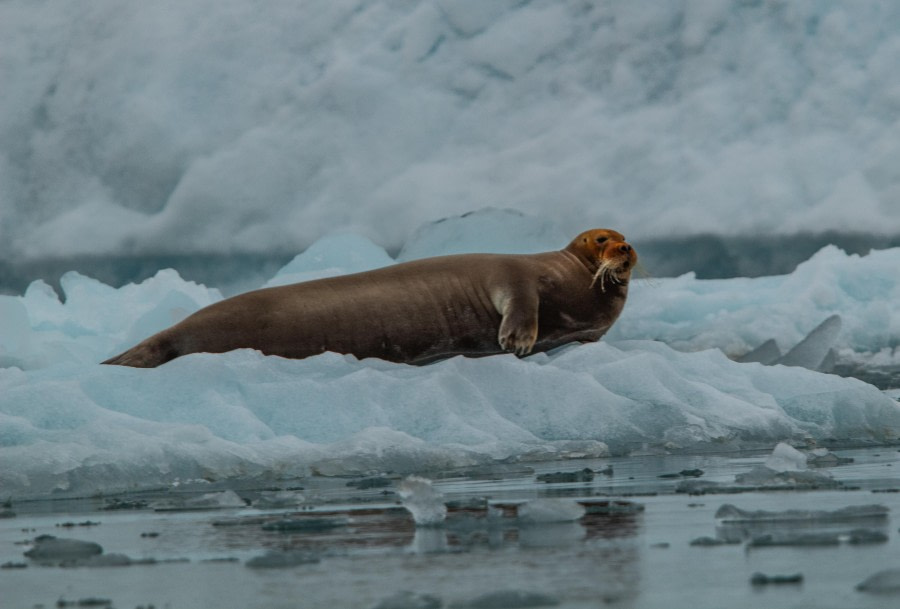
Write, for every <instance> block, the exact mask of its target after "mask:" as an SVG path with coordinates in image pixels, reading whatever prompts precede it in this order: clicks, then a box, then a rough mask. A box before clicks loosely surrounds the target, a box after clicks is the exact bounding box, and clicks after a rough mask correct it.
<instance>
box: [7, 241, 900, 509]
mask: <svg viewBox="0 0 900 609" xmlns="http://www.w3.org/2000/svg"><path fill="white" fill-rule="evenodd" d="M448 226H450V225H448ZM451 229H452V230H453V231H456V230H458V229H457V228H456V227H452V226H451ZM465 234H466V233H462V234H461V236H458V237H457V238H456V242H455V243H456V244H457V245H459V246H460V247H462V246H464V245H469V246H470V247H473V248H474V247H475V246H474V245H472V243H467V242H466V240H467V237H466V236H465ZM472 239H473V241H475V240H478V239H480V237H479V235H478V234H474V235H473V236H472ZM898 260H900V250H888V251H884V252H873V253H872V254H870V255H869V256H866V257H857V256H847V255H845V254H843V253H841V252H839V251H838V250H836V249H826V250H823V252H820V253H819V254H818V255H817V256H814V257H813V259H812V260H810V261H809V262H808V263H806V264H804V265H802V266H801V268H798V269H797V271H795V273H793V274H791V275H789V276H783V277H774V278H763V279H758V280H705V281H702V280H696V279H691V278H689V277H681V278H676V279H671V280H656V281H658V284H657V285H656V286H650V285H644V286H635V287H636V288H637V289H635V291H634V293H633V294H632V295H631V297H630V301H629V303H628V305H627V306H626V309H625V315H624V316H623V317H626V316H627V319H625V320H623V322H621V323H620V325H617V326H614V328H613V332H612V333H616V334H617V336H615V337H614V338H613V339H612V340H609V341H601V342H598V343H590V344H584V345H570V346H567V347H563V348H560V349H558V350H556V351H554V352H551V353H543V354H537V355H533V356H531V357H527V358H524V359H520V358H517V357H515V356H513V355H500V356H495V357H488V358H479V359H466V358H462V357H456V358H451V359H448V360H445V361H441V362H437V363H434V364H432V365H429V366H423V367H414V366H408V365H402V364H393V363H389V362H385V361H381V360H375V359H368V360H362V361H360V360H358V359H356V358H355V357H352V356H345V355H338V354H334V353H325V354H322V355H321V356H317V357H312V358H308V359H305V360H285V359H281V358H277V357H266V356H263V355H261V354H260V353H258V352H255V351H251V350H241V351H234V352H231V353H227V354H221V355H212V354H202V353H200V354H194V355H191V356H187V357H184V358H180V359H179V360H177V361H175V362H172V363H170V364H167V365H165V366H162V367H160V368H157V369H153V370H137V369H130V368H122V367H112V366H99V365H97V363H96V362H98V361H101V360H102V359H104V358H105V357H107V356H108V355H109V354H111V353H112V352H114V351H116V350H118V349H120V348H121V347H122V346H123V345H124V344H127V343H130V342H132V341H133V340H135V339H138V338H141V337H143V336H146V335H149V334H151V333H153V332H156V331H157V330H159V329H161V328H162V327H165V326H167V325H168V324H170V323H172V322H173V321H174V320H177V319H179V318H180V317H182V316H184V315H185V314H188V313H190V312H192V311H194V310H196V309H198V308H200V307H202V306H205V305H206V304H209V303H210V302H214V301H216V300H218V299H220V298H221V294H220V293H219V291H218V290H216V289H211V288H208V287H206V286H202V285H199V284H196V283H193V282H189V281H184V280H183V279H181V277H180V276H179V275H178V274H177V273H175V272H174V271H171V270H165V271H160V272H159V273H157V275H156V276H154V277H153V278H151V279H148V280H146V281H144V282H142V283H140V284H129V285H126V286H123V287H121V288H113V287H110V286H107V285H104V284H102V283H101V282H99V281H97V280H94V279H91V278H89V277H85V276H82V275H78V274H74V273H70V274H67V275H66V276H65V277H64V278H63V281H62V290H63V296H64V297H63V298H60V297H58V296H57V295H56V293H55V292H54V291H53V290H52V289H51V288H49V286H47V284H45V283H43V282H41V281H37V282H35V283H33V284H32V286H31V287H30V288H29V289H28V290H27V291H26V292H25V294H23V295H21V296H0V307H3V309H4V310H5V311H9V312H11V315H14V316H15V319H16V320H18V322H19V323H20V324H21V325H18V326H16V327H15V329H14V331H12V332H10V333H9V334H8V335H7V336H4V337H2V339H0V341H2V342H0V358H2V364H3V365H4V366H5V367H3V368H0V462H2V463H3V467H2V469H0V489H2V493H3V494H4V495H6V496H14V497H18V496H43V495H46V494H48V493H57V494H59V493H63V494H66V493H67V494H78V493H87V492H94V491H98V490H102V491H110V492H112V491H114V490H128V489H137V488H147V487H157V486H166V485H172V484H179V483H181V482H184V481H222V480H229V479H234V478H249V479H278V478H289V477H297V476H305V475H312V474H315V475H326V476H341V475H367V476H373V475H380V474H384V473H389V474H392V475H398V476H406V475H410V474H422V475H427V472H438V471H447V470H453V469H455V468H472V467H484V466H491V465H492V464H495V463H497V462H501V461H502V462H509V463H514V462H517V461H526V460H534V459H539V460H548V459H558V458H566V457H586V456H595V457H596V456H604V455H610V454H612V455H627V454H630V453H632V452H642V451H646V450H648V449H651V450H662V451H670V452H679V451H680V452H697V451H717V450H737V449H743V448H769V447H771V446H774V445H775V444H778V443H779V442H784V441H791V442H793V443H799V444H801V445H809V444H810V443H814V442H825V441H827V442H829V443H832V444H834V443H838V444H845V445H846V444H853V443H863V444H873V443H875V444H877V443H884V442H892V441H896V440H897V439H898V434H900V403H898V402H897V401H896V400H895V399H893V398H891V397H889V396H888V395H886V394H884V393H882V392H881V391H879V390H878V389H876V388H875V387H873V386H871V385H868V384H866V383H864V382H861V381H858V380H856V379H852V378H841V377H839V376H835V375H830V374H822V373H819V372H815V371H812V370H807V369H805V368H802V367H789V366H781V365H776V366H763V365H761V364H759V363H738V362H735V361H732V360H731V359H729V358H728V357H727V356H726V355H725V353H724V351H727V350H728V346H729V345H735V344H744V343H745V342H749V338H750V337H752V336H755V335H758V334H760V333H761V332H766V331H767V329H774V328H780V329H781V330H782V331H781V332H780V333H778V335H779V336H786V337H788V338H789V339H790V338H791V336H797V337H799V338H802V336H803V334H804V324H805V323H807V320H808V319H809V318H810V315H801V314H800V313H801V312H802V311H808V310H810V309H815V308H816V304H815V303H823V304H828V305H829V307H830V308H832V309H834V310H837V311H839V312H840V314H841V316H842V318H843V319H845V320H846V321H845V323H844V324H843V325H842V330H841V334H840V335H839V337H838V338H837V339H836V340H837V342H838V344H842V345H844V346H843V347H842V348H843V349H851V350H852V349H856V348H866V347H872V346H873V344H881V341H883V340H884V332H883V331H882V332H881V333H879V334H877V336H876V335H875V327H874V324H876V323H878V328H879V329H882V330H883V329H884V327H885V326H884V325H883V323H881V322H883V320H884V319H885V317H884V316H885V315H887V316H888V317H890V316H892V315H896V312H894V311H893V310H892V309H891V308H890V305H888V304H887V303H890V302H897V301H900V300H896V301H892V300H891V299H890V298H889V295H891V294H893V293H895V292H896V290H898V287H897V279H896V273H895V272H894V269H895V268H897V267H896V266H895V265H896V264H897V262H898ZM391 263H392V259H391V258H390V257H389V256H387V254H386V253H384V250H383V249H381V248H378V246H376V245H374V244H373V243H372V242H371V240H369V239H368V238H366V237H364V236H361V235H353V234H343V235H339V236H335V237H328V238H326V239H323V240H322V242H321V243H320V244H319V245H318V246H317V247H314V248H311V249H310V250H308V251H307V252H305V253H304V254H301V255H300V256H299V257H298V258H296V259H295V260H294V261H292V262H290V263H289V264H288V265H287V266H286V267H285V268H284V269H283V271H282V272H280V273H278V274H276V276H275V277H274V278H273V279H272V281H279V280H280V279H285V280H295V279H297V278H303V277H308V276H310V275H309V274H316V273H319V272H329V273H340V272H352V271H354V270H360V269H362V268H367V267H368V266H370V265H377V264H379V265H380V264H391ZM888 269H890V270H888ZM823 275H824V276H825V279H823ZM859 276H864V277H866V283H865V284H860V282H858V281H856V278H857V277H859ZM748 282H751V283H752V284H753V285H754V286H755V287H754V289H752V290H746V289H745V287H746V286H747V285H748ZM851 287H852V289H851ZM865 289H868V290H869V292H865ZM783 299H784V300H787V301H788V302H787V303H784V302H780V301H781V300H783ZM725 303H727V308H723V304H725ZM879 303H881V304H879ZM710 310H714V311H719V313H718V314H716V315H710V314H709V312H710ZM876 311H880V313H879V314H876ZM23 326H24V327H23ZM892 331H893V330H890V329H889V330H888V335H890V332H892ZM688 336H690V337H691V338H690V339H687V338H686V337H688ZM798 340H799V339H798ZM669 343H671V344H669ZM704 346H706V347H708V346H720V348H716V349H709V348H703V347H704Z"/></svg>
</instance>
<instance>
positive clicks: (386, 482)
mask: <svg viewBox="0 0 900 609" xmlns="http://www.w3.org/2000/svg"><path fill="white" fill-rule="evenodd" d="M393 483H394V481H393V480H391V479H390V478H385V477H384V476H374V477H370V478H359V479H357V480H351V481H350V482H348V483H347V486H349V487H352V488H358V489H359V490H361V491H363V490H366V489H370V488H386V487H388V486H391V485H392V484H393Z"/></svg>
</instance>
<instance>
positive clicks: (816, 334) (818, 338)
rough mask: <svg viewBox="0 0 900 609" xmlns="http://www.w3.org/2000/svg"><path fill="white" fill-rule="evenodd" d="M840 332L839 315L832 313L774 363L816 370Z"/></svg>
mask: <svg viewBox="0 0 900 609" xmlns="http://www.w3.org/2000/svg"><path fill="white" fill-rule="evenodd" d="M840 333H841V316H840V315H832V316H830V317H828V318H827V319H826V320H825V321H823V322H822V323H820V324H819V325H818V326H816V327H815V328H813V330H812V331H811V332H810V333H809V334H807V335H806V337H805V338H804V339H803V340H801V341H800V342H799V343H798V344H797V345H796V346H795V347H794V348H793V349H791V350H790V351H788V352H787V353H786V354H785V355H784V357H782V358H781V359H779V360H778V361H777V362H776V363H778V364H784V365H785V366H803V367H804V368H809V369H810V370H818V369H819V368H820V367H821V366H822V363H823V362H824V361H825V358H826V356H827V355H828V354H829V352H830V351H831V349H832V347H833V346H834V344H835V342H836V341H837V338H838V335H839V334H840Z"/></svg>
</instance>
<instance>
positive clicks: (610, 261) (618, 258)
mask: <svg viewBox="0 0 900 609" xmlns="http://www.w3.org/2000/svg"><path fill="white" fill-rule="evenodd" d="M566 251H568V252H571V253H572V254H575V256H577V257H578V259H579V260H581V262H582V263H583V264H584V265H585V266H586V267H587V269H588V270H589V271H590V272H591V274H593V276H594V279H593V281H592V282H591V286H592V287H593V286H594V285H595V284H596V283H599V284H600V289H601V290H605V289H606V286H607V285H608V284H626V283H628V280H629V278H630V277H631V269H633V268H634V265H636V264H637V254H636V253H635V251H634V248H633V247H631V245H629V243H628V242H627V241H625V237H624V236H623V235H622V233H619V232H616V231H614V230H610V229H608V228H594V229H591V230H588V231H585V232H583V233H581V234H580V235H578V236H577V237H575V239H573V240H572V242H571V243H570V244H569V245H568V247H566Z"/></svg>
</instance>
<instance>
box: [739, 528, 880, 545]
mask: <svg viewBox="0 0 900 609" xmlns="http://www.w3.org/2000/svg"><path fill="white" fill-rule="evenodd" d="M887 541H888V536H887V535H886V534H884V533H882V532H881V531H872V530H869V529H853V530H852V531H846V532H841V531H822V532H811V533H795V532H787V533H766V534H764V535H758V536H756V537H754V538H753V539H751V540H750V541H749V542H748V543H747V545H748V547H752V548H767V547H775V546H800V547H803V546H836V545H840V544H841V543H849V544H850V545H868V544H873V543H885V542H887Z"/></svg>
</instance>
